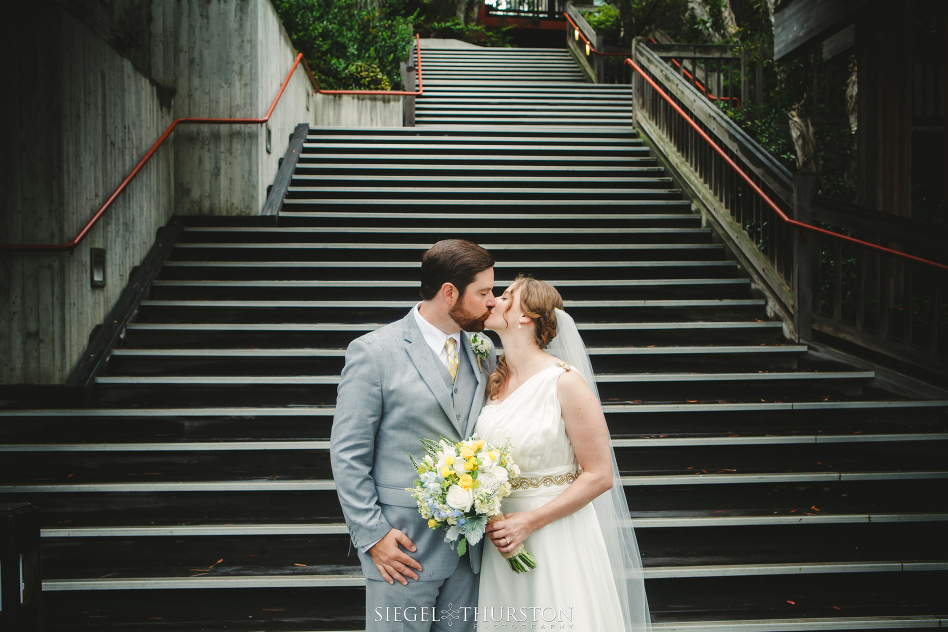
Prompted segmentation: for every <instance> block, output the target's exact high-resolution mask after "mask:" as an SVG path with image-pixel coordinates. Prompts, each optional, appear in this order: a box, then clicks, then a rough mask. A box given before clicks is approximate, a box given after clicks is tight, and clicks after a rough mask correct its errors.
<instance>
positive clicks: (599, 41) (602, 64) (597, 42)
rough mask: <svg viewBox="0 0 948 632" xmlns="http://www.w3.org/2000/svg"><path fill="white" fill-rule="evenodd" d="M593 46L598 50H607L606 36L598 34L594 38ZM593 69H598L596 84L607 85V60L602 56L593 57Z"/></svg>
mask: <svg viewBox="0 0 948 632" xmlns="http://www.w3.org/2000/svg"><path fill="white" fill-rule="evenodd" d="M593 46H594V47H595V49H596V50H606V36H605V35H600V34H599V33H596V37H594V38H593ZM593 68H595V69H596V83H605V81H606V58H605V57H604V56H602V55H595V54H594V55H593Z"/></svg>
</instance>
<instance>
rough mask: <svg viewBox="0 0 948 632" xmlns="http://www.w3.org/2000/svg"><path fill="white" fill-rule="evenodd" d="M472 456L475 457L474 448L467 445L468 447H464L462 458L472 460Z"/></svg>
mask: <svg viewBox="0 0 948 632" xmlns="http://www.w3.org/2000/svg"><path fill="white" fill-rule="evenodd" d="M472 456H474V448H472V447H471V446H469V445H466V446H464V447H463V448H461V458H462V459H469V458H471V457H472ZM445 462H447V461H445Z"/></svg>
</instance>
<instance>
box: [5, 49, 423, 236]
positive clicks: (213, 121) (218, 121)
mask: <svg viewBox="0 0 948 632" xmlns="http://www.w3.org/2000/svg"><path fill="white" fill-rule="evenodd" d="M415 45H416V55H417V60H418V88H419V89H418V91H417V92H395V91H390V92H384V91H368V90H320V89H319V84H318V83H317V82H316V79H315V77H313V73H312V72H310V69H309V66H308V65H307V64H306V60H305V59H303V53H299V54H297V55H296V60H295V61H294V62H293V65H292V66H291V67H290V71H289V72H288V73H286V78H285V79H284V80H283V83H282V84H280V90H279V91H278V92H277V95H276V97H274V99H273V102H272V103H271V104H270V108H269V109H268V110H267V113H266V115H264V116H263V117H262V118H179V119H175V120H174V121H172V123H171V125H169V126H168V128H167V129H166V130H165V132H164V133H163V134H162V135H161V136H160V137H159V138H158V140H157V141H155V144H154V145H152V146H151V149H149V150H148V153H146V154H145V156H144V157H143V158H142V159H141V160H139V161H138V164H136V165H135V168H134V169H132V171H131V172H130V173H129V174H128V175H127V176H125V179H124V180H122V183H121V184H119V185H118V187H117V188H116V189H115V191H113V192H112V195H110V196H109V198H108V199H107V200H106V201H105V203H103V204H102V206H100V207H99V210H97V211H96V212H95V214H94V215H93V216H92V217H91V218H90V219H89V221H88V222H86V224H85V226H83V227H82V229H81V230H80V231H79V232H78V233H77V234H76V236H75V237H73V238H72V239H71V240H69V241H67V242H64V243H61V244H0V250H20V251H31V250H38V251H52V252H57V251H63V250H72V249H73V248H75V247H76V246H78V245H79V243H80V242H81V241H82V240H83V239H85V237H86V235H88V234H89V231H91V230H92V228H93V227H94V226H95V225H96V223H98V221H99V220H100V219H101V218H102V216H103V215H105V212H106V211H108V210H109V208H111V206H112V204H113V203H114V202H115V200H116V198H118V196H119V195H121V194H122V192H123V191H125V189H126V188H128V185H129V183H131V181H132V180H133V179H134V178H135V176H137V175H138V172H139V171H141V170H142V168H143V167H144V166H145V163H147V162H148V161H149V160H151V157H152V156H153V155H155V152H157V151H158V148H159V147H161V145H162V144H163V143H164V142H165V140H166V139H167V138H168V137H169V136H170V135H171V132H173V131H174V130H175V128H176V127H178V125H183V124H186V123H190V124H201V123H203V124H208V125H232V124H233V125H239V124H245V125H262V124H263V123H266V122H268V121H269V120H270V116H271V115H272V114H273V110H274V109H275V108H276V106H277V103H278V102H279V101H280V97H282V96H283V92H284V91H285V90H286V86H287V85H288V84H289V83H290V79H291V78H292V77H293V72H294V71H295V70H296V67H297V66H299V64H300V62H301V61H302V62H303V67H304V68H305V69H306V72H307V74H308V75H309V78H310V81H311V82H312V83H313V86H314V87H315V88H316V89H317V90H318V91H319V92H320V93H322V94H390V95H393V96H406V95H419V94H421V88H422V83H421V39H420V37H419V36H418V35H417V34H416V35H415Z"/></svg>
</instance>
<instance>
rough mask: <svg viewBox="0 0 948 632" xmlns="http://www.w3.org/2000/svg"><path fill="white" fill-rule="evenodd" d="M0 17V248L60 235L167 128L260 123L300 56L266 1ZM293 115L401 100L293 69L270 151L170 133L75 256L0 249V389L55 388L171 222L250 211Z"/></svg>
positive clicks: (253, 140) (91, 2) (389, 108)
mask: <svg viewBox="0 0 948 632" xmlns="http://www.w3.org/2000/svg"><path fill="white" fill-rule="evenodd" d="M10 11H11V12H12V15H11V14H9V13H8V18H9V19H8V20H7V21H6V23H5V25H4V36H3V37H0V52H2V53H3V59H5V60H7V62H6V63H4V64H3V65H2V66H0V67H2V71H0V72H2V75H0V81H2V85H3V86H4V99H2V100H0V104H2V105H0V108H2V109H0V138H2V139H3V141H2V151H0V161H2V162H0V203H2V207H0V242H2V243H29V242H33V243H37V242H38V243H58V242H63V241H66V240H68V239H71V238H72V237H73V236H74V235H75V234H76V232H77V231H78V230H79V228H80V227H81V226H82V225H83V224H84V223H85V222H86V221H87V220H88V219H89V218H90V217H91V216H92V214H93V213H94V212H95V210H96V209H97V208H98V207H99V206H100V205H101V204H102V203H103V202H104V201H105V199H106V198H107V197H108V196H109V194H110V193H111V192H112V190H113V189H114V188H115V186H117V185H118V184H119V183H120V182H121V180H122V179H123V178H124V177H125V175H126V174H127V173H128V172H129V171H130V170H131V169H132V167H133V166H134V165H135V163H136V162H138V160H139V159H140V158H141V157H142V156H143V155H144V153H145V152H146V151H147V149H148V148H149V147H150V146H151V145H152V144H153V143H154V142H155V140H157V139H158V137H159V136H160V135H161V133H162V132H163V131H164V129H165V128H166V127H167V125H168V124H170V122H171V121H172V120H174V119H175V118H180V117H190V116H195V117H214V118H218V117H240V118H244V117H248V118H258V117H262V116H263V115H264V114H265V112H266V110H267V108H268V107H269V105H270V103H271V102H272V100H273V98H274V96H275V95H276V92H277V89H278V88H279V85H280V83H281V82H282V80H283V78H284V77H285V76H286V73H287V71H288V70H289V68H290V66H291V65H292V62H293V59H294V58H295V51H294V50H293V48H292V46H291V44H290V42H289V39H288V38H287V36H286V34H285V32H284V31H283V29H282V27H281V26H280V24H279V21H278V19H277V16H276V13H275V11H274V10H273V8H272V6H271V4H270V2H269V0H84V1H83V2H72V1H70V2H66V1H62V2H60V1H54V0H34V1H32V2H29V3H17V4H15V5H13V6H12V8H11V9H10ZM14 27H15V28H14ZM11 60H16V61H15V63H11ZM347 102H351V103H353V104H355V105H354V106H352V107H350V105H348V104H347ZM330 104H332V105H330ZM319 108H322V109H323V111H322V113H321V114H320V116H319V117H317V110H318V109H319ZM302 122H309V123H310V124H313V125H315V124H317V122H319V124H324V125H345V126H364V125H391V126H400V125H401V100H400V99H398V98H392V97H343V98H340V97H319V102H318V101H317V97H316V95H314V94H313V92H312V86H311V84H310V83H309V80H308V78H307V77H306V76H305V71H304V70H303V69H302V67H300V68H298V69H297V71H296V72H295V73H294V75H293V78H292V80H291V81H290V84H289V86H288V87H287V90H286V92H285V93H284V95H283V98H282V99H281V101H280V103H279V104H278V105H277V108H276V110H275V111H274V113H273V116H272V118H271V119H270V124H269V127H270V134H271V152H270V153H267V151H266V133H267V129H266V127H265V126H263V125H260V126H240V127H237V126H213V127H212V126H201V127H196V126H195V127H187V126H185V127H182V126H179V128H178V129H177V130H176V131H175V132H174V133H173V134H172V137H171V140H170V141H169V142H167V143H165V145H164V146H163V147H162V148H161V149H160V150H159V151H158V153H157V154H156V157H155V158H154V159H153V160H152V161H151V162H150V163H149V164H148V165H146V167H145V168H144V170H143V171H142V172H141V173H140V174H139V176H138V177H137V178H136V179H135V180H134V181H133V183H132V184H131V186H130V187H129V188H128V189H127V190H126V191H125V192H124V193H123V194H122V195H121V196H120V197H119V198H118V201H117V202H116V204H114V205H113V207H112V208H111V209H110V210H109V211H108V213H107V214H106V216H105V217H104V218H103V219H102V220H101V221H100V222H99V224H98V225H97V226H96V227H95V228H94V229H93V231H92V232H91V233H90V234H89V236H88V237H87V238H86V239H85V240H84V241H83V243H82V244H80V246H79V247H78V248H76V249H75V250H74V251H72V252H61V253H56V254H42V253H20V252H9V251H0V383H4V384H50V383H60V382H62V381H63V380H65V378H66V377H68V375H69V373H70V372H71V371H72V369H73V367H74V366H75V365H76V363H77V361H78V359H79V356H80V354H81V353H82V352H83V350H84V349H85V347H86V345H87V343H88V337H89V334H90V333H91V332H92V330H93V328H94V327H95V326H96V325H98V324H99V323H101V322H102V320H103V319H104V318H105V316H106V315H107V314H108V312H109V310H110V309H111V308H112V305H113V304H114V303H115V301H116V300H117V298H118V296H119V295H120V294H121V292H122V290H123V289H124V288H125V286H126V284H127V281H128V278H129V275H130V273H131V270H132V268H133V267H134V266H135V265H137V264H138V263H139V262H140V261H141V260H142V258H143V257H144V255H145V253H146V252H147V251H148V248H150V247H151V245H152V243H153V241H154V236H155V231H156V230H157V229H158V228H159V227H160V226H162V225H164V224H165V223H166V222H167V221H168V219H170V217H171V216H172V215H173V214H175V213H179V214H202V215H222V214H247V215H250V214H256V213H258V212H259V210H260V208H261V207H262V206H263V203H264V201H265V199H266V189H267V186H268V185H269V184H271V183H272V181H273V179H274V176H275V174H276V171H277V165H278V161H279V158H280V157H281V156H282V155H283V153H284V151H285V150H286V146H287V141H288V138H289V136H290V134H291V132H292V131H293V128H294V127H295V126H296V125H297V124H299V123H302ZM93 247H97V248H104V249H105V250H106V261H107V265H108V270H107V284H106V286H105V287H104V288H92V287H91V285H90V280H89V275H90V271H89V261H90V249H91V248H93Z"/></svg>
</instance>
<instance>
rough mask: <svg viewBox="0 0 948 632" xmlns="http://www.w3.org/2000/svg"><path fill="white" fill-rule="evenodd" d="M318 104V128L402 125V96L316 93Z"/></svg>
mask: <svg viewBox="0 0 948 632" xmlns="http://www.w3.org/2000/svg"><path fill="white" fill-rule="evenodd" d="M315 101H316V125H317V126H321V127H401V126H402V116H403V114H402V106H403V103H402V97H389V96H384V95H366V96H361V95H352V94H318V93H317V94H316V95H315Z"/></svg>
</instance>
